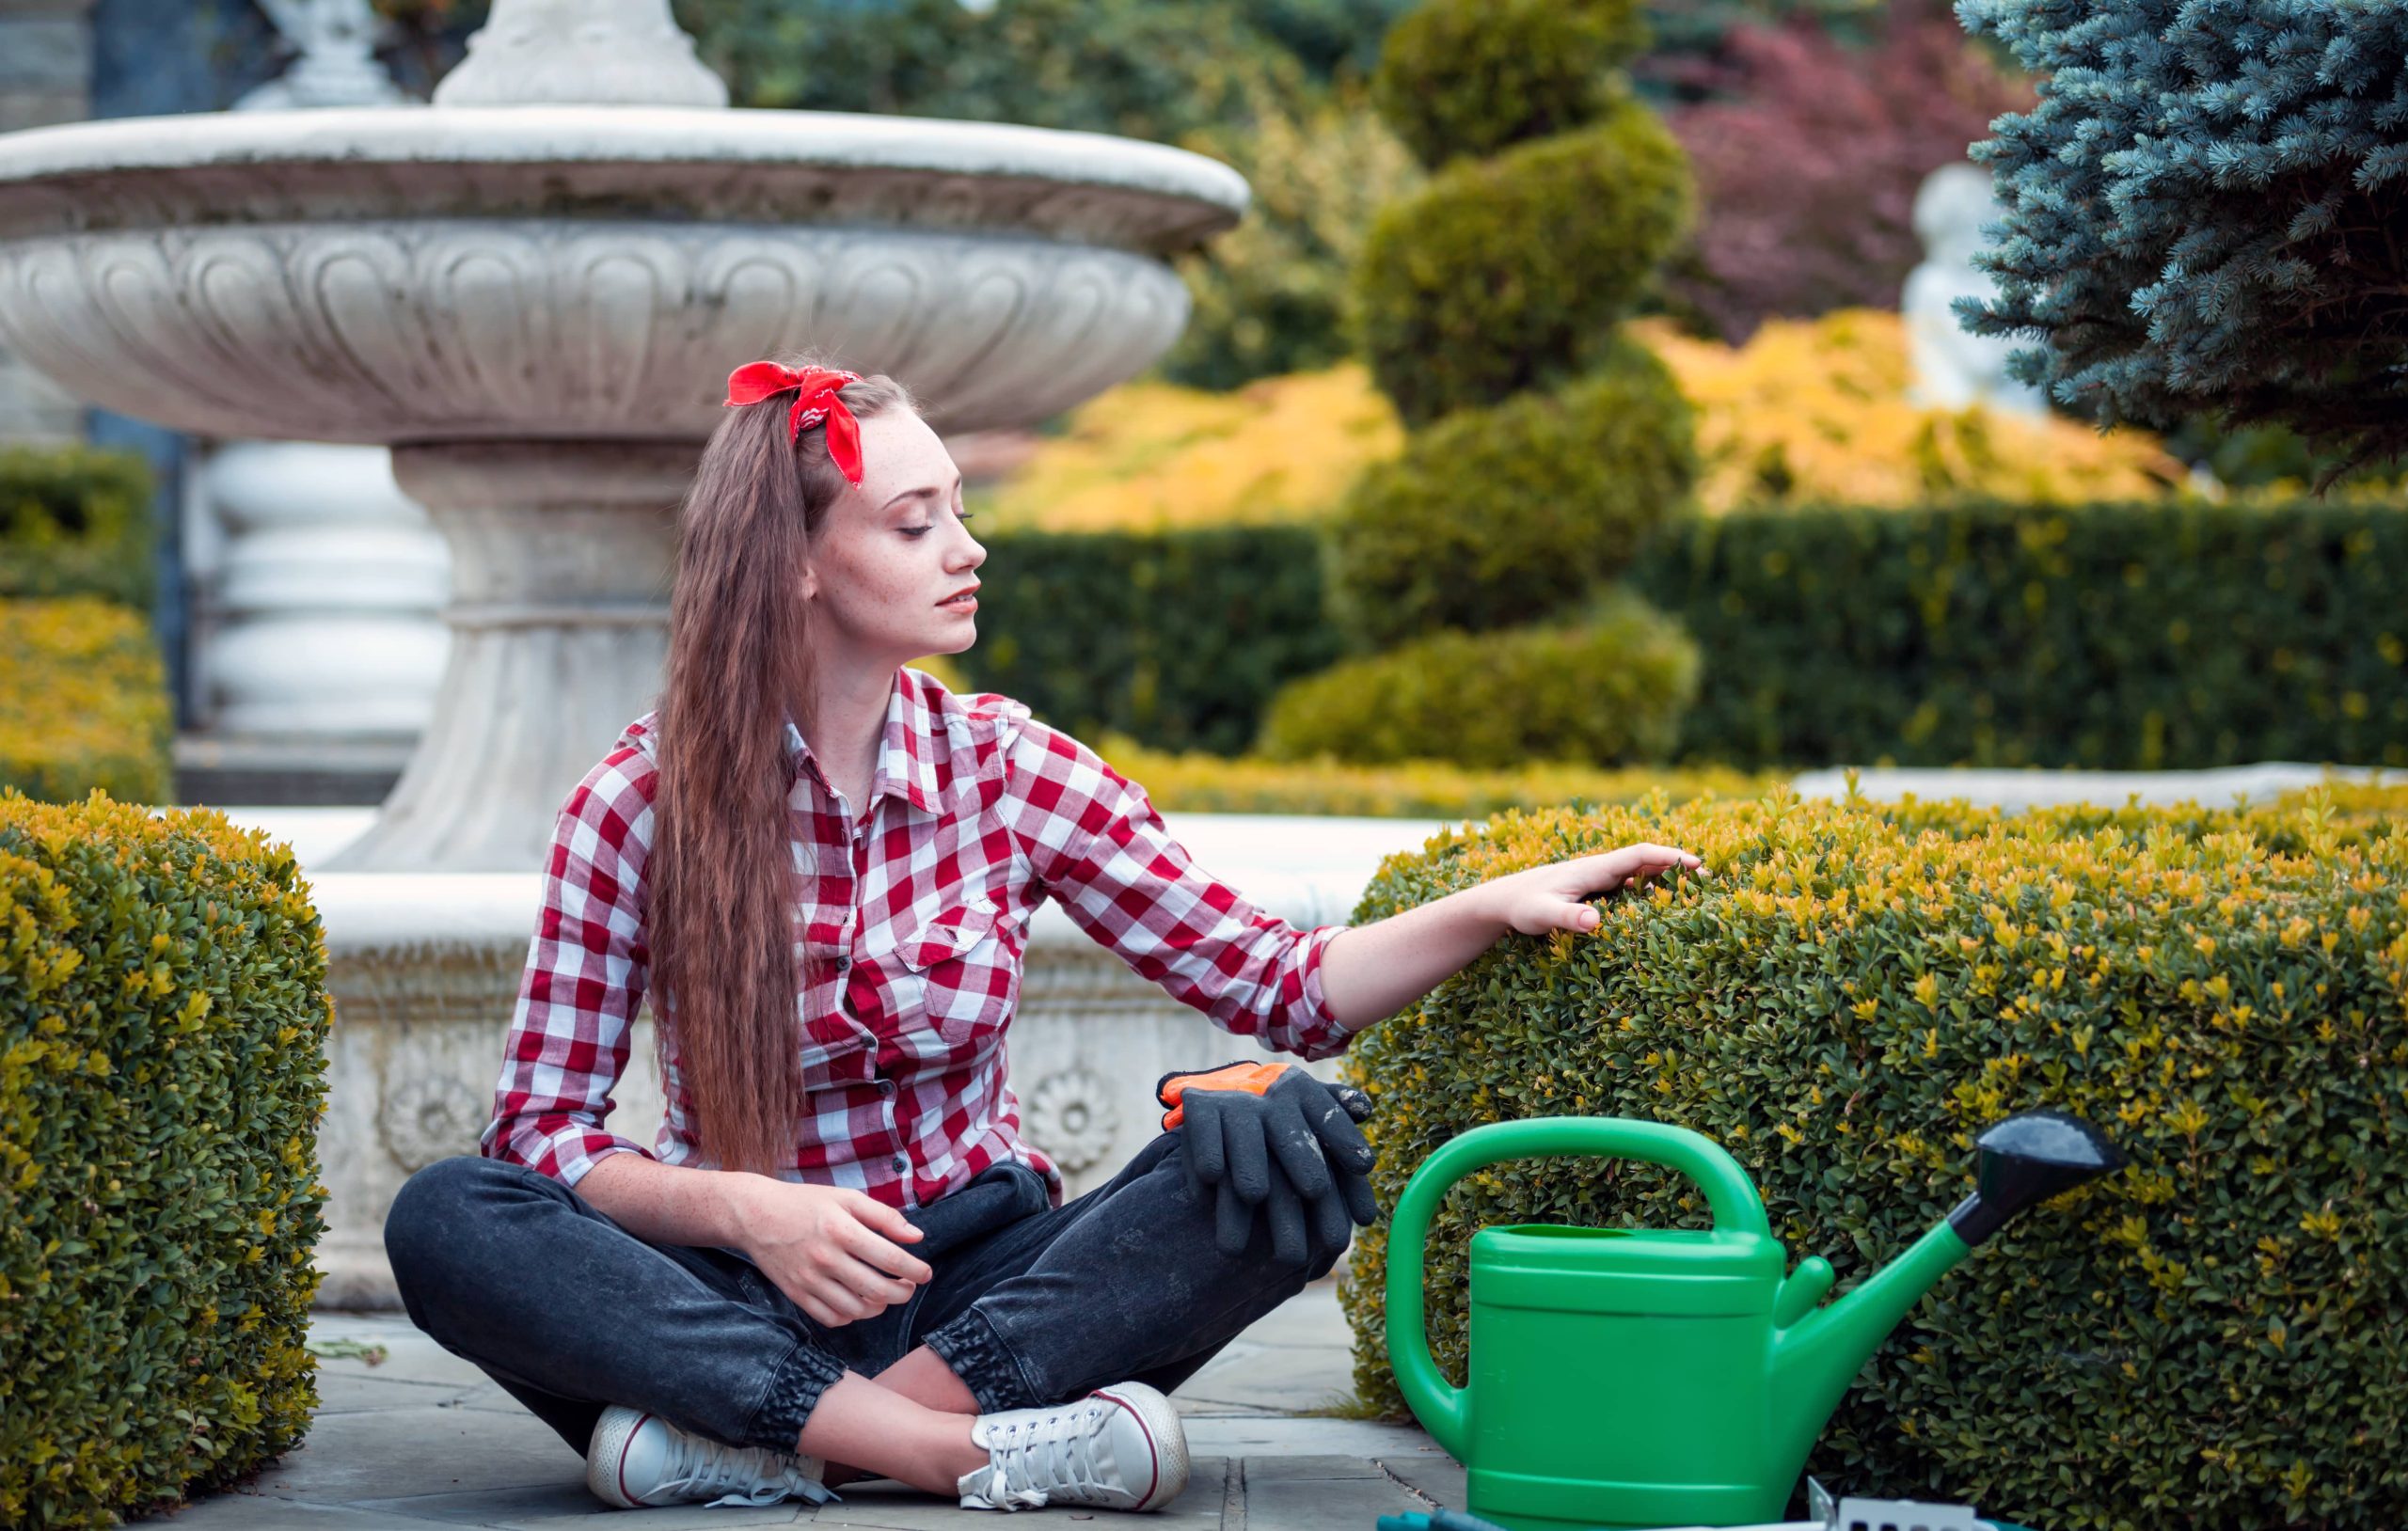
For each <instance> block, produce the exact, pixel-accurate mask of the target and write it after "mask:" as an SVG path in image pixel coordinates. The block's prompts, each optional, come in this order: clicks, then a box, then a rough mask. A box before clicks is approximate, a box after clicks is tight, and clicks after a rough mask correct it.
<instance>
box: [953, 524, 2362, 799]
mask: <svg viewBox="0 0 2408 1531" xmlns="http://www.w3.org/2000/svg"><path fill="white" fill-rule="evenodd" d="M1198 535H1200V534H1198ZM1225 535H1226V536H1227V538H1228V541H1227V542H1225V543H1221V544H1216V545H1214V546H1217V547H1218V548H1220V549H1221V550H1222V551H1220V552H1217V553H1214V552H1210V551H1208V549H1206V548H1203V547H1198V546H1196V545H1192V544H1184V543H1182V542H1181V541H1180V539H1178V538H1164V537H1158V536H1119V537H1116V536H1113V535H1108V534H1099V535H1097V536H1095V537H1093V538H1090V539H1079V540H1075V541H1074V540H1071V539H1049V540H1041V541H1040V540H1038V539H1034V538H1024V537H1022V536H1020V535H1013V536H1010V537H1000V536H999V537H995V538H991V539H988V540H987V541H988V545H989V547H990V550H991V551H992V554H993V558H992V560H990V561H991V563H992V565H993V568H994V569H995V571H997V573H996V574H995V576H994V577H992V578H991V579H990V582H989V584H988V586H987V588H986V590H984V591H982V592H980V593H979V599H980V600H981V601H987V599H988V597H989V596H990V595H991V596H993V597H994V600H993V601H992V602H990V603H989V609H990V611H993V612H995V613H996V614H997V615H996V620H995V622H994V623H993V624H992V625H991V627H990V634H991V635H993V636H989V637H984V638H982V639H980V640H979V643H978V646H977V647H976V648H974V649H972V650H971V651H970V652H969V653H967V654H965V655H961V656H960V663H961V666H962V670H963V671H964V672H965V673H966V674H969V675H971V676H973V677H974V678H975V679H976V682H977V684H978V685H980V686H982V687H992V688H994V689H997V690H1002V691H1006V692H1008V693H1009V694H1010V695H1013V696H1016V697H1020V698H1022V700H1024V701H1026V702H1028V703H1029V704H1030V705H1031V706H1033V707H1035V708H1036V709H1037V711H1038V715H1039V716H1040V717H1045V718H1053V719H1057V720H1060V721H1062V724H1063V726H1064V727H1067V728H1070V729H1072V730H1073V731H1074V732H1077V731H1079V730H1080V729H1081V728H1082V727H1083V726H1085V727H1092V728H1096V729H1097V731H1098V732H1102V731H1105V730H1111V731H1117V732H1119V733H1123V734H1131V735H1133V736H1134V737H1136V738H1138V739H1141V740H1143V741H1144V742H1145V743H1146V744H1147V745H1149V747H1152V748H1156V749H1164V748H1168V749H1172V750H1192V749H1210V750H1213V751H1214V752H1216V753H1218V752H1227V753H1232V754H1234V753H1237V752H1239V751H1241V750H1244V749H1245V748H1246V747H1247V743H1248V741H1249V740H1250V739H1251V738H1252V737H1253V736H1254V730H1255V728H1256V727H1257V726H1258V723H1259V719H1261V718H1264V717H1265V716H1266V715H1267V712H1268V709H1269V707H1270V704H1271V698H1272V695H1273V693H1274V692H1275V690H1276V689H1277V687H1278V686H1279V685H1280V684H1281V683H1283V682H1285V681H1286V680H1288V679H1290V678H1291V677H1293V676H1295V675H1298V674H1304V673H1309V672H1310V671H1313V670H1315V669H1317V668H1319V662H1318V661H1314V660H1310V659H1308V658H1307V656H1308V655H1329V656H1331V657H1332V658H1335V657H1336V656H1337V655H1339V654H1341V653H1342V652H1343V651H1344V649H1345V644H1344V642H1343V640H1342V639H1341V638H1340V636H1339V632H1338V630H1337V629H1336V628H1335V626H1334V625H1333V624H1332V619H1331V618H1330V617H1329V616H1327V615H1325V614H1324V611H1323V600H1324V597H1323V586H1322V578H1323V573H1322V569H1321V567H1320V565H1319V564H1318V562H1317V560H1316V559H1315V557H1314V554H1313V550H1312V544H1311V538H1312V535H1313V534H1312V532H1311V530H1310V529H1307V528H1302V527H1282V528H1275V529H1252V530H1243V531H1240V530H1231V531H1228V532H1227V533H1225ZM1215 557H1226V558H1227V559H1228V560H1231V562H1232V564H1233V565H1235V568H1236V571H1237V572H1236V574H1235V575H1234V576H1233V578H1234V579H1236V580H1237V581H1238V582H1242V583H1245V584H1247V585H1249V586H1250V587H1251V588H1250V589H1249V590H1248V592H1247V599H1246V600H1245V601H1244V602H1243V603H1240V604H1236V605H1234V606H1233V605H1232V604H1231V603H1230V601H1229V600H1228V597H1227V596H1226V594H1225V592H1226V589H1227V586H1226V585H1225V584H1224V583H1221V582H1220V581H1218V580H1217V579H1216V578H1215V577H1213V571H1212V565H1211V562H1210V560H1211V559H1212V558H1215ZM1022 571H1026V574H1025V575H1023V573H1022ZM1191 571H1201V573H1200V574H1195V575H1191V573H1190V572H1191ZM1030 578H1034V579H1038V580H1039V581H1040V584H1039V585H1038V588H1037V589H1035V590H1030V589H1027V588H1025V586H1024V584H1023V581H1024V580H1025V579H1030ZM1139 581H1143V582H1144V584H1143V592H1144V595H1143V598H1142V599H1138V598H1134V597H1133V595H1132V593H1131V592H1133V590H1134V589H1136V588H1137V584H1138V582H1139ZM1628 583H1629V585H1630V587H1631V588H1632V589H1633V590H1635V591H1637V592H1639V593H1640V594H1641V595H1643V596H1645V597H1646V598H1647V599H1648V600H1649V601H1650V602H1651V603H1652V604H1653V605H1655V606H1656V608H1658V609H1659V610H1661V611H1664V612H1666V613H1667V614H1669V615H1671V616H1672V617H1674V618H1676V619H1678V620H1679V622H1680V623H1682V625H1683V626H1684V627H1685V628H1686V629H1687V631H1688V633H1689V635H1690V637H1691V639H1693V640H1694V641H1695V642H1696V643H1697V645H1698V647H1699V650H1700V654H1701V665H1702V671H1701V680H1700V684H1699V687H1698V694H1697V698H1696V700H1695V701H1694V702H1692V703H1691V704H1690V710H1689V712H1688V713H1687V716H1686V717H1685V718H1684V719H1683V722H1682V730H1681V739H1680V744H1679V749H1678V754H1679V757H1680V758H1681V759H1682V760H1683V761H1684V762H1686V763H1687V764H1689V765H1700V764H1705V763H1719V764H1724V765H1733V766H1735V767H1737V768H1742V769H1759V768H1770V767H1774V766H1781V765H1797V766H1814V767H1820V766H1823V765H1830V764H1833V763H1835V762H1856V763H1860V764H1864V765H1877V764H1890V765H2047V766H2092V767H2099V768H2142V769H2169V770H2171V769H2184V768H2193V767H2199V766H2209V765H2231V764H2236V763H2241V762H2248V761H2257V760H2272V759H2286V760H2305V761H2332V762H2337V763H2348V764H2356V765H2408V616H2403V615H2402V613H2408V511H2403V510H2402V509H2400V508H2398V507H2392V506H2384V505H2366V504H2359V505H2351V504H2343V503H2339V502H2332V503H2326V502H2320V501H2317V500H2313V499H2294V500H2282V501H2272V502H2262V503H2256V504H2229V505H2211V504H2206V503H2202V502H2195V501H2194V502H2188V503H2185V502H2152V501H2133V502H2125V503H2112V504H2096V505H2029V504H2020V503H2015V502H2010V501H2004V500H1994V499H1964V500H1959V501H1956V502H1953V503H1949V504H1941V505H1932V506H1925V507H1922V508H1919V509H1901V510H1893V509H1888V508H1863V507H1847V506H1825V507H1816V508H1809V509H1798V510H1782V511H1766V512H1748V513H1738V514H1733V515H1727V516H1721V517H1718V518H1714V519H1710V520H1699V521H1681V522H1678V523H1675V524H1672V525H1669V526H1666V527H1663V528H1661V529H1658V530H1657V531H1656V534H1654V535H1653V536H1652V537H1651V539H1650V540H1649V543H1648V544H1647V545H1646V546H1645V547H1644V548H1642V550H1641V552H1640V558H1639V560H1638V562H1637V563H1636V564H1635V565H1634V567H1633V569H1632V572H1631V574H1630V575H1629V576H1628ZM1006 603H1008V605H1007V604H1006ZM1228 610H1234V611H1236V612H1238V613H1239V614H1240V615H1241V617H1242V619H1243V620H1242V622H1240V623H1232V622H1230V621H1229V620H1228V618H1227V617H1225V615H1224V612H1225V611H1228ZM1031 639H1035V640H1036V641H1037V642H1038V643H1040V644H1041V651H1040V652H1041V654H1042V655H1043V658H1042V659H1040V658H1038V656H1037V655H1033V654H1032V653H1031V652H1030V650H1029V648H1028V646H1027V645H1028V642H1029V641H1030V640H1031ZM1006 647H1007V648H1008V651H1009V652H1010V653H1011V654H1012V655H1013V662H1012V664H1011V665H1010V666H1009V667H1008V668H1009V670H1010V671H1011V673H1010V676H1009V678H1008V679H1006V677H1005V675H1004V671H1005V669H1006V667H1005V666H1003V665H999V664H997V663H996V662H995V661H994V655H995V652H996V651H997V650H998V649H999V648H1006ZM1131 654H1146V655H1192V656H1195V657H1196V658H1197V659H1199V660H1200V661H1201V662H1200V663H1198V664H1196V665H1189V664H1185V663H1180V662H1178V661H1177V660H1176V659H1174V660H1173V662H1171V663H1169V664H1167V665H1157V666H1155V667H1153V668H1152V669H1150V670H1149V671H1144V672H1143V673H1142V675H1140V674H1139V673H1135V672H1133V670H1132V668H1131V667H1130V666H1129V664H1128V663H1127V662H1126V661H1125V659H1124V658H1123V656H1124V655H1131ZM1141 679H1142V680H1143V683H1144V689H1143V692H1142V697H1143V702H1144V707H1143V712H1144V715H1145V716H1146V717H1147V718H1148V719H1149V721H1148V722H1147V723H1145V724H1144V725H1143V726H1139V725H1138V724H1137V723H1136V722H1135V719H1136V718H1138V717H1139V715H1140V708H1139V707H1138V705H1137V701H1138V697H1139V695H1140V693H1139V690H1138V687H1139V682H1140V680H1141ZM1078 718H1085V719H1087V720H1088V721H1087V722H1086V723H1085V724H1084V725H1083V724H1082V723H1081V722H1079V721H1075V720H1074V719H1078ZM1199 721H1204V722H1209V727H1201V726H1199ZM1208 741H1209V742H1208Z"/></svg>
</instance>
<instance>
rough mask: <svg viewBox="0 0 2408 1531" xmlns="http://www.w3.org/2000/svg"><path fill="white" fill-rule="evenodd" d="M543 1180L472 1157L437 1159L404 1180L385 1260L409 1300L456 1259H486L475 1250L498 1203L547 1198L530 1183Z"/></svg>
mask: <svg viewBox="0 0 2408 1531" xmlns="http://www.w3.org/2000/svg"><path fill="white" fill-rule="evenodd" d="M541 1179H542V1176H536V1175H535V1174H534V1172H532V1171H531V1170H528V1169H526V1168H524V1167H523V1166H520V1165H516V1164H509V1163H504V1162H502V1161H501V1160H493V1159H482V1158H479V1157H477V1156H476V1155H473V1154H467V1155H461V1156H458V1157H456V1158H452V1159H439V1160H436V1161H435V1162H434V1163H432V1164H429V1165H427V1166H426V1167H425V1168H424V1169H422V1170H420V1171H419V1172H418V1173H417V1174H416V1175H413V1176H410V1177H409V1178H408V1179H406V1180H404V1181H403V1182H402V1189H401V1190H400V1191H398V1192H395V1193H394V1196H393V1205H392V1206H391V1207H389V1208H388V1209H387V1211H386V1213H385V1258H386V1259H387V1261H388V1262H389V1263H390V1264H391V1266H392V1268H393V1280H394V1282H395V1283H396V1284H397V1285H399V1286H401V1288H402V1290H403V1293H404V1297H406V1296H407V1295H408V1293H409V1292H410V1290H411V1289H412V1288H413V1287H416V1286H422V1285H424V1284H425V1282H426V1281H428V1280H429V1279H431V1278H438V1277H439V1274H440V1272H441V1271H442V1270H443V1269H444V1268H445V1266H446V1265H447V1264H448V1263H450V1262H451V1261H452V1260H453V1259H455V1258H462V1257H467V1258H473V1259H482V1258H483V1257H484V1255H485V1252H483V1251H482V1250H478V1251H475V1252H473V1253H472V1252H471V1248H470V1246H471V1245H475V1244H482V1243H483V1241H484V1239H485V1238H487V1237H490V1235H491V1233H492V1231H493V1230H494V1229H495V1227H496V1225H497V1224H496V1220H495V1218H494V1216H493V1214H494V1211H495V1209H496V1207H497V1205H498V1204H499V1202H500V1201H502V1200H505V1199H507V1198H511V1197H514V1196H524V1195H526V1194H528V1193H529V1192H534V1193H536V1194H538V1195H540V1194H544V1193H545V1192H544V1189H543V1187H542V1186H541V1185H540V1184H534V1183H531V1182H534V1181H540V1180H541Z"/></svg>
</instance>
